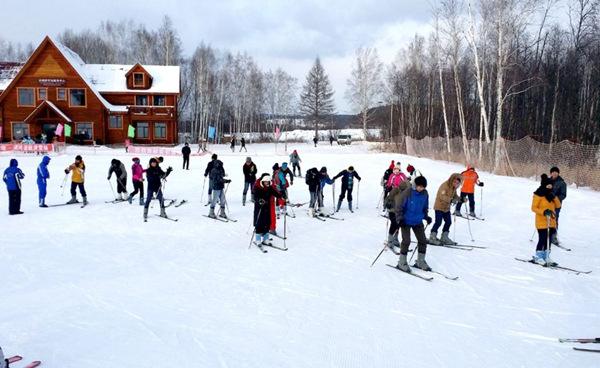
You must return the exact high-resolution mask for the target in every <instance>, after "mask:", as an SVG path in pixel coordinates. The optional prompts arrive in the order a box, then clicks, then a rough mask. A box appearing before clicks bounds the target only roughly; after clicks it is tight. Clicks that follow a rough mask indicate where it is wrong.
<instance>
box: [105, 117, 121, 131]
mask: <svg viewBox="0 0 600 368" xmlns="http://www.w3.org/2000/svg"><path fill="white" fill-rule="evenodd" d="M108 129H123V117H122V116H121V115H110V116H109V117H108Z"/></svg>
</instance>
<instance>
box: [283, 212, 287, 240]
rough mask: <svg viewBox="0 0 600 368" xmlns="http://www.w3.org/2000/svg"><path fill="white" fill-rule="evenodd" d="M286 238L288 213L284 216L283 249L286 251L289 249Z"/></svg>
mask: <svg viewBox="0 0 600 368" xmlns="http://www.w3.org/2000/svg"><path fill="white" fill-rule="evenodd" d="M286 208H287V207H286ZM286 238H287V211H285V213H284V215H283V247H284V248H285V249H287V245H286V244H285V240H286Z"/></svg>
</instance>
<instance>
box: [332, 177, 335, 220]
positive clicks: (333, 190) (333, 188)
mask: <svg viewBox="0 0 600 368" xmlns="http://www.w3.org/2000/svg"><path fill="white" fill-rule="evenodd" d="M331 195H332V197H331V202H332V203H333V212H334V213H335V182H333V185H332V186H331Z"/></svg>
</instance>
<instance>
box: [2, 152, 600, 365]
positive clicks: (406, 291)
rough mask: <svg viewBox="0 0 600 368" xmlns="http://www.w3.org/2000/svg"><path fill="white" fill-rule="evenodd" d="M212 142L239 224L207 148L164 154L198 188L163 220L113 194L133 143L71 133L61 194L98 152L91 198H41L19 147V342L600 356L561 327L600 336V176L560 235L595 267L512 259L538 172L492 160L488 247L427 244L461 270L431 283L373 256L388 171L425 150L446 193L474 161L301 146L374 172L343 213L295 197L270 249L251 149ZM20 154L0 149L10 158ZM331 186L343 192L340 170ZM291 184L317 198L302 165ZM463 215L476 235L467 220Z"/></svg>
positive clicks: (47, 353)
mask: <svg viewBox="0 0 600 368" xmlns="http://www.w3.org/2000/svg"><path fill="white" fill-rule="evenodd" d="M194 148H195V147H194ZM210 148H211V149H213V150H214V151H215V152H217V153H219V154H220V158H221V159H222V160H223V162H224V164H225V168H226V170H227V172H228V173H229V175H230V177H231V179H232V180H233V182H232V184H231V186H230V188H229V192H228V199H229V208H230V214H231V216H232V217H234V218H237V219H239V222H237V223H221V222H216V221H214V220H210V219H208V218H206V217H203V216H201V215H202V214H207V213H208V207H204V206H203V203H201V188H202V183H203V176H202V175H203V172H204V168H205V166H206V163H207V161H208V160H209V156H204V157H202V158H198V157H194V158H192V163H191V170H190V171H182V170H181V169H180V163H181V162H180V160H181V158H179V157H166V158H165V159H166V162H165V165H163V166H165V167H166V166H168V165H172V166H173V167H174V168H175V169H176V170H175V171H174V172H173V174H172V175H171V176H170V177H169V181H168V184H167V187H166V196H167V197H168V198H177V199H184V198H185V199H187V200H189V203H188V204H186V205H183V206H181V207H179V208H168V209H167V213H168V214H169V215H171V216H173V217H177V218H179V222H170V221H166V220H163V219H160V218H158V217H154V216H153V217H150V218H149V221H148V223H144V222H142V208H141V207H140V206H139V205H135V204H134V205H129V204H128V203H120V204H105V201H107V200H110V199H112V194H111V190H110V187H109V185H108V183H107V182H106V175H107V170H108V166H109V163H110V160H111V159H112V158H114V157H116V158H119V159H121V160H122V161H124V162H125V164H126V166H127V167H128V168H129V167H130V165H131V157H132V155H128V154H125V153H123V151H122V150H119V151H117V150H109V149H101V150H96V151H94V150H93V149H91V148H75V147H70V148H68V151H67V154H65V155H62V156H58V157H54V158H53V159H52V162H51V163H50V166H49V168H50V170H51V175H52V177H51V180H50V182H49V187H48V190H49V193H48V199H47V202H48V203H49V204H54V203H61V202H64V201H66V200H67V199H68V189H67V191H65V194H64V196H61V189H60V184H61V183H62V180H63V177H64V173H63V172H62V170H63V169H64V168H65V167H66V166H67V164H68V163H70V162H71V161H72V160H73V157H74V156H75V155H76V154H77V153H81V154H82V155H83V157H84V160H85V162H86V165H87V174H86V176H87V181H86V189H87V191H88V196H89V200H90V205H89V206H88V207H86V208H84V209H81V208H80V207H79V206H66V207H57V208H48V209H41V208H38V207H37V187H36V184H35V170H36V166H37V164H38V163H39V161H40V157H35V156H34V157H31V156H29V157H25V156H22V157H18V159H19V162H20V167H21V168H22V169H23V170H24V172H25V174H26V175H27V177H26V179H25V180H24V181H23V185H24V192H23V206H22V210H23V211H24V212H25V214H24V215H21V216H8V215H6V213H7V196H6V194H2V195H1V196H0V209H1V211H2V214H0V228H1V229H2V231H1V234H0V260H1V264H2V266H0V270H1V271H0V272H1V275H2V276H1V278H0V290H1V291H2V292H1V295H2V301H1V302H0V345H2V347H3V348H4V351H5V353H6V354H8V355H12V354H20V355H23V356H25V357H26V358H27V359H41V360H43V361H44V367H49V368H67V367H86V368H92V367H102V368H105V367H136V368H137V367H159V366H160V367H162V366H169V367H181V366H186V367H261V368H262V367H303V368H304V367H408V366H410V367H561V368H563V367H597V366H600V361H599V360H598V359H599V358H598V355H597V354H591V353H582V352H577V351H573V350H572V349H571V345H567V344H559V343H558V342H557V338H558V337H595V336H597V335H598V331H599V330H598V328H599V326H600V317H599V313H600V312H599V311H600V288H598V285H599V275H600V260H599V257H598V255H599V254H600V250H599V248H598V244H597V240H598V235H599V232H598V230H597V224H598V220H597V216H596V212H597V210H594V208H596V209H597V208H598V203H600V193H598V192H594V191H591V190H587V189H574V188H571V187H570V188H569V193H568V197H567V200H566V201H565V205H564V209H563V212H562V213H561V239H562V241H563V242H564V244H566V245H567V246H569V247H571V248H573V251H572V252H565V251H562V250H560V249H557V250H555V251H553V258H554V259H555V260H556V261H558V262H559V263H560V264H562V265H565V266H570V267H574V268H578V269H584V270H593V273H592V274H589V275H575V274H572V273H568V272H564V271H559V270H550V269H543V268H541V267H538V266H535V265H532V264H527V263H522V262H517V261H515V260H514V257H517V256H518V257H529V256H530V255H531V254H532V253H533V248H534V244H533V243H530V242H529V239H530V237H531V235H532V232H533V214H532V212H531V211H530V205H531V196H532V192H533V191H534V190H535V189H536V187H537V186H538V183H537V182H536V181H532V180H528V179H522V178H509V177H498V176H494V175H491V174H487V173H481V177H482V180H483V181H484V182H485V188H484V190H485V191H484V196H483V202H484V203H483V206H484V209H483V210H484V216H485V217H486V220H485V221H484V222H480V221H476V222H473V223H472V224H471V226H472V232H473V236H474V238H475V240H476V241H475V243H474V244H477V245H480V246H487V247H488V248H487V249H483V250H481V249H476V250H473V251H461V250H452V249H444V248H439V247H429V249H428V256H427V259H428V262H429V264H430V265H431V266H432V267H433V268H434V269H436V270H439V271H442V272H446V273H449V274H452V275H457V276H460V278H459V280H457V281H449V280H445V279H443V278H442V277H437V276H436V277H435V279H434V280H433V281H432V282H426V281H422V280H419V279H417V278H414V277H411V276H409V275H406V274H403V273H401V272H399V271H395V270H393V269H391V268H389V267H386V266H385V264H386V263H394V262H396V261H397V259H396V257H395V256H394V255H393V254H392V253H391V252H385V253H384V254H383V255H382V256H381V258H380V259H379V261H378V262H377V263H376V264H375V266H374V267H373V268H370V267H369V265H370V263H371V261H372V260H373V259H374V258H375V256H376V255H377V254H378V252H379V251H380V250H381V248H382V242H383V240H384V238H385V219H384V218H382V217H380V216H379V212H378V210H377V209H376V208H375V207H376V205H377V201H378V199H379V196H380V187H379V180H380V176H381V174H382V173H383V171H384V170H385V168H386V167H387V166H388V165H389V162H390V160H392V159H395V160H400V161H401V162H402V164H403V166H404V167H405V166H406V164H408V163H411V164H413V165H414V166H416V167H417V168H418V169H420V170H421V171H422V172H423V174H425V175H426V176H427V178H428V181H429V188H428V189H429V193H430V197H431V199H430V201H431V204H432V203H433V198H434V197H435V193H436V191H437V188H438V186H439V185H440V183H441V182H442V181H444V180H445V179H446V178H447V177H448V176H449V175H450V174H451V173H452V172H456V171H462V169H463V168H462V167H460V166H458V165H455V164H447V163H443V162H435V161H431V160H428V159H418V158H413V157H406V156H401V155H394V154H381V153H375V152H372V151H370V150H369V146H368V145H353V146H350V147H339V146H337V145H334V146H333V147H330V146H329V145H323V144H321V145H320V146H319V147H318V148H313V147H312V146H311V145H309V144H297V145H289V147H288V148H289V150H290V151H291V150H292V149H294V148H296V149H298V151H299V153H300V155H301V157H302V159H303V166H302V169H303V171H306V169H308V168H310V167H313V166H316V167H321V166H323V165H325V166H327V167H328V169H329V172H330V173H331V174H335V173H337V172H338V171H340V170H342V169H344V168H346V167H347V166H349V165H354V167H355V168H356V169H357V171H358V173H359V174H360V175H361V176H362V177H363V180H362V182H361V184H360V198H359V199H358V198H357V199H355V205H358V207H359V209H358V210H357V211H355V213H354V214H350V213H348V212H347V210H345V208H346V205H345V204H344V207H343V208H344V210H343V211H342V212H341V213H340V216H342V217H344V218H345V221H333V220H328V221H326V222H320V221H316V220H314V219H310V218H308V217H307V215H306V213H305V210H304V209H296V213H297V215H298V217H297V218H295V219H290V220H288V228H287V231H288V236H289V239H288V240H287V246H288V247H289V251H288V252H281V251H277V250H274V249H270V250H269V252H268V253H267V254H262V253H261V252H260V251H258V250H257V249H256V248H254V247H253V248H251V249H248V244H249V241H250V236H251V233H252V230H251V229H250V226H251V222H252V220H251V213H252V207H251V206H247V207H242V205H241V192H242V187H243V179H242V171H241V167H242V164H243V162H244V158H245V156H246V155H247V154H246V153H237V152H236V153H235V154H233V153H231V151H229V149H228V147H227V146H225V145H223V146H219V147H214V146H211V147H210ZM248 148H249V152H248V155H250V156H252V157H253V158H254V160H255V162H256V163H257V165H258V168H259V172H270V171H271V166H272V165H273V163H274V162H276V161H277V162H282V161H285V160H286V156H285V152H284V145H283V144H279V145H278V147H277V149H278V152H276V151H275V146H274V145H272V144H265V145H249V147H248ZM9 158H10V157H9V156H7V155H2V156H0V166H1V167H2V169H4V168H5V167H7V166H8V161H9ZM142 162H143V164H144V166H145V165H146V164H147V162H148V157H142ZM113 182H114V179H113ZM128 186H129V188H131V184H130V183H128ZM337 189H338V190H339V182H338V188H337ZM5 193H6V192H5ZM325 193H326V196H327V197H326V203H327V204H328V205H329V206H331V204H332V201H331V189H330V187H327V190H326V192H325ZM354 194H355V197H358V194H357V193H356V190H355V193H354ZM290 197H291V200H292V201H293V202H306V201H308V191H307V187H306V185H305V184H304V182H303V179H299V180H297V181H296V182H295V183H294V185H293V186H292V187H291V189H290ZM476 198H477V200H478V206H479V205H481V203H479V199H480V196H479V193H477V196H476ZM204 200H206V196H204ZM477 212H479V209H478V210H477ZM151 213H158V208H157V206H155V207H154V208H153V209H151ZM431 214H432V215H433V212H431ZM279 229H280V230H281V229H282V223H279ZM454 231H455V237H456V240H458V241H459V242H460V243H465V244H469V243H470V237H469V233H468V229H467V223H466V222H465V220H460V219H459V220H458V223H457V224H456V229H455V230H453V231H452V232H451V235H453V234H454ZM276 241H278V239H276ZM434 276H435V275H434ZM20 366H21V365H15V367H20Z"/></svg>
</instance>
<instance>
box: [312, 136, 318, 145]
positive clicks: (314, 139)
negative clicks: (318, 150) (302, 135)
mask: <svg viewBox="0 0 600 368" xmlns="http://www.w3.org/2000/svg"><path fill="white" fill-rule="evenodd" d="M318 141H319V138H318V137H317V136H316V135H315V137H314V138H313V143H314V144H315V147H316V146H317V142H318Z"/></svg>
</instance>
